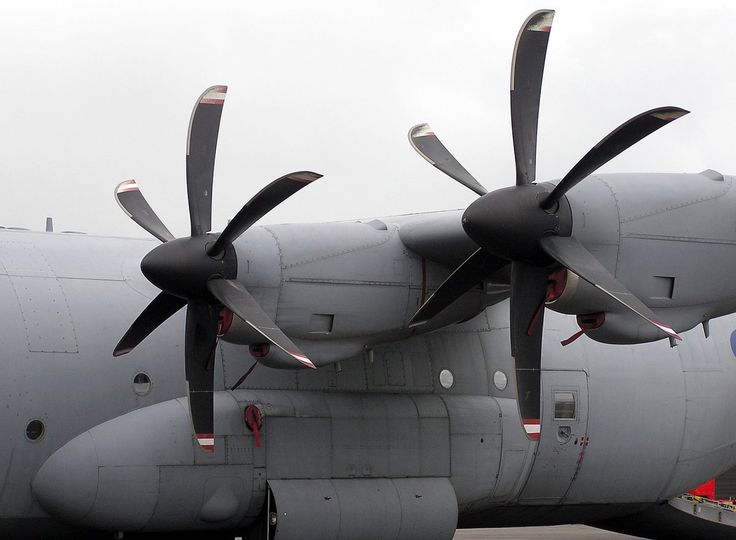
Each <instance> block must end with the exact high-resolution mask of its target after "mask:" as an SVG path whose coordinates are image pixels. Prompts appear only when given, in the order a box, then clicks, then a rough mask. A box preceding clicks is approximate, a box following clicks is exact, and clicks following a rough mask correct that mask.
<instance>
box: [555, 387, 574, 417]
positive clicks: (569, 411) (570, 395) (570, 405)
mask: <svg viewBox="0 0 736 540" xmlns="http://www.w3.org/2000/svg"><path fill="white" fill-rule="evenodd" d="M575 412H576V411H575V392H555V420H574V419H575Z"/></svg>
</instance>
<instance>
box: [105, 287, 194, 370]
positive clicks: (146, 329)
mask: <svg viewBox="0 0 736 540" xmlns="http://www.w3.org/2000/svg"><path fill="white" fill-rule="evenodd" d="M186 303H187V301H186V300H184V299H183V298H179V297H178V296H174V295H172V294H169V293H167V292H162V293H159V295H158V296H157V297H156V298H154V299H153V300H151V303H150V304H148V306H146V309H144V310H143V311H142V312H141V314H140V315H138V318H137V319H136V320H135V321H134V322H133V324H132V325H131V326H130V328H129V329H128V331H127V332H125V335H124V336H123V338H122V339H121V340H120V343H118V344H117V346H116V347H115V350H114V351H113V352H112V355H113V356H121V355H123V354H126V353H129V352H130V351H132V350H133V349H134V348H135V347H136V346H137V345H138V344H139V343H140V342H141V341H143V340H144V339H146V338H147V337H148V335H149V334H150V333H151V332H153V331H154V330H155V329H156V328H158V327H159V326H160V325H161V323H163V322H164V321H165V320H166V319H168V318H169V317H171V316H172V315H173V314H174V313H176V312H177V311H179V310H180V309H181V308H183V307H184V306H185V305H186Z"/></svg>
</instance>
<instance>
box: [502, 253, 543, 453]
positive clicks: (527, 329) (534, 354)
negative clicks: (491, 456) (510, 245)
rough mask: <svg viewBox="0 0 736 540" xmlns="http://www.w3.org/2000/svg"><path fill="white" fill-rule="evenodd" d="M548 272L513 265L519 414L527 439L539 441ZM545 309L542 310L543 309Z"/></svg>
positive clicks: (513, 339)
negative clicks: (543, 333)
mask: <svg viewBox="0 0 736 540" xmlns="http://www.w3.org/2000/svg"><path fill="white" fill-rule="evenodd" d="M548 274H549V271H548V270H547V269H546V268H542V267H539V266H532V265H529V264H526V263H522V262H517V261H514V262H513V263H512V265H511V354H512V355H513V356H514V359H515V363H516V386H517V391H518V396H519V413H520V414H521V419H522V421H523V423H524V429H525V430H526V434H527V437H529V438H530V439H532V440H538V439H539V432H540V431H539V430H540V418H541V416H540V407H541V405H540V399H541V382H540V377H541V366H542V330H543V326H544V298H545V295H546V293H547V277H548ZM540 306H541V309H540Z"/></svg>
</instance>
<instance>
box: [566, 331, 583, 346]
mask: <svg viewBox="0 0 736 540" xmlns="http://www.w3.org/2000/svg"><path fill="white" fill-rule="evenodd" d="M584 333H585V330H578V331H577V332H575V333H574V334H573V335H571V336H570V337H569V338H567V339H563V340H562V341H560V344H561V345H562V346H563V347H566V346H568V345H569V344H570V343H572V342H573V341H575V340H576V339H578V338H579V337H580V336H582V335H583V334H584Z"/></svg>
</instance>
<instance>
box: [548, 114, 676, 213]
mask: <svg viewBox="0 0 736 540" xmlns="http://www.w3.org/2000/svg"><path fill="white" fill-rule="evenodd" d="M689 112H690V111H686V110H685V109H681V108H679V107H659V108H657V109H652V110H650V111H646V112H643V113H641V114H639V115H637V116H635V117H633V118H631V119H630V120H628V121H626V122H624V123H623V124H621V125H620V126H619V127H617V128H616V129H614V130H613V131H612V132H611V133H609V134H608V135H606V136H605V137H604V138H603V140H601V141H600V142H599V143H598V144H596V145H595V146H594V147H593V148H591V149H590V151H589V152H588V153H587V154H585V155H584V156H583V158H582V159H581V160H580V161H578V162H577V163H576V164H575V166H574V167H573V168H572V169H570V172H568V173H567V174H566V175H565V177H564V178H563V179H562V180H560V183H559V184H557V186H555V188H554V189H553V190H552V192H551V193H550V194H549V195H547V197H546V198H545V199H544V200H543V201H542V203H541V204H540V206H541V207H542V208H544V209H545V210H548V209H550V208H552V207H553V206H554V205H555V203H556V202H557V201H559V200H560V199H561V198H562V196H563V195H564V194H565V193H567V192H568V191H570V189H572V188H573V187H574V186H576V185H577V184H578V183H579V182H580V181H581V180H582V179H583V178H585V177H586V176H588V175H589V174H591V173H592V172H593V171H595V170H596V169H598V168H599V167H601V166H602V165H604V164H605V163H608V162H609V161H610V160H612V159H613V158H615V157H616V156H617V155H619V154H620V153H621V152H623V151H624V150H626V149H627V148H629V147H630V146H632V145H634V144H636V143H637V142H639V141H640V140H642V139H643V138H644V137H646V136H647V135H651V134H652V133H654V132H655V131H657V130H658V129H659V128H661V127H662V126H665V125H667V124H669V123H670V122H672V121H673V120H677V119H678V118H680V117H681V116H684V115H686V114H688V113H689Z"/></svg>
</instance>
